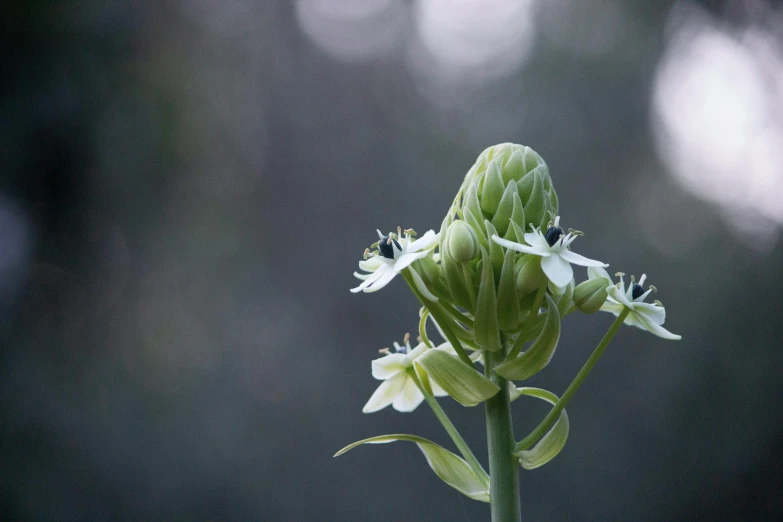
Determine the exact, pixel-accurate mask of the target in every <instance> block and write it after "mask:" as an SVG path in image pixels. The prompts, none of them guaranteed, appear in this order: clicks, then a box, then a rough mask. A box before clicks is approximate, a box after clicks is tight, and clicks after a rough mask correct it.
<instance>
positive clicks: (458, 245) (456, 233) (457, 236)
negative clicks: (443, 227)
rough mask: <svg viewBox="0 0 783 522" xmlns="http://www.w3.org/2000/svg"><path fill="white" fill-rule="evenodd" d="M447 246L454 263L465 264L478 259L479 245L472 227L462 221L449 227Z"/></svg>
mask: <svg viewBox="0 0 783 522" xmlns="http://www.w3.org/2000/svg"><path fill="white" fill-rule="evenodd" d="M445 246H446V248H447V249H448V251H449V254H450V255H451V257H452V258H453V259H454V261H457V262H458V263H465V262H467V261H470V260H471V259H473V258H474V257H476V255H477V254H478V246H479V243H478V240H477V239H476V235H475V233H474V232H473V229H472V228H471V226H470V225H468V224H467V223H466V222H465V221H461V220H460V221H455V222H453V223H452V224H451V225H449V228H448V232H447V235H446V245H445Z"/></svg>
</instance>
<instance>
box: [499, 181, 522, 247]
mask: <svg viewBox="0 0 783 522" xmlns="http://www.w3.org/2000/svg"><path fill="white" fill-rule="evenodd" d="M512 197H513V204H512V209H511V219H510V220H509V225H510V226H509V227H508V229H507V230H506V233H505V234H504V235H503V237H504V238H505V239H508V240H509V241H514V242H516V243H523V242H524V241H525V234H524V230H525V209H524V206H523V205H522V200H521V199H520V198H519V194H518V193H517V191H516V190H515V191H514V195H513V196H512ZM520 233H521V235H520Z"/></svg>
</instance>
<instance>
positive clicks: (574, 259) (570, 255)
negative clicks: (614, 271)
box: [560, 249, 609, 267]
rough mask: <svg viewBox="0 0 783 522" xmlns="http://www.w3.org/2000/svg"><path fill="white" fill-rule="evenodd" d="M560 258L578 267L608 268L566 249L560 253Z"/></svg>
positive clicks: (601, 263)
mask: <svg viewBox="0 0 783 522" xmlns="http://www.w3.org/2000/svg"><path fill="white" fill-rule="evenodd" d="M560 257H562V258H563V259H565V260H566V261H568V262H569V263H573V264H575V265H579V266H600V267H607V266H609V265H607V264H606V263H603V262H601V261H596V260H595V259H588V258H586V257H585V256H580V255H579V254H577V253H576V252H571V251H570V250H566V249H563V250H561V251H560Z"/></svg>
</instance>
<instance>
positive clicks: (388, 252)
mask: <svg viewBox="0 0 783 522" xmlns="http://www.w3.org/2000/svg"><path fill="white" fill-rule="evenodd" d="M392 241H393V242H394V244H395V246H396V247H397V249H398V250H402V247H401V246H400V244H399V243H398V242H397V240H396V239H392ZM378 250H380V251H381V255H382V256H383V257H385V258H386V259H394V248H392V245H391V242H390V241H389V236H383V237H382V238H381V240H380V241H379V242H378Z"/></svg>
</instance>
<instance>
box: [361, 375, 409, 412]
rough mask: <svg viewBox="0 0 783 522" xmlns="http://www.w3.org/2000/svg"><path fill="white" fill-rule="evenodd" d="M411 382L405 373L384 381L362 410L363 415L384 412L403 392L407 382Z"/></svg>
mask: <svg viewBox="0 0 783 522" xmlns="http://www.w3.org/2000/svg"><path fill="white" fill-rule="evenodd" d="M407 380H409V379H408V376H407V375H406V374H405V373H398V374H397V375H395V376H394V377H392V378H391V379H389V380H387V381H383V382H382V383H381V385H380V386H378V389H377V390H375V393H373V394H372V397H370V400H369V401H367V404H365V405H364V408H362V412H363V413H372V412H374V411H378V410H382V409H383V408H385V407H386V406H388V405H389V404H391V403H392V402H394V399H395V398H396V397H397V396H398V395H399V394H400V393H401V392H402V389H403V387H404V386H405V381H407Z"/></svg>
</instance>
